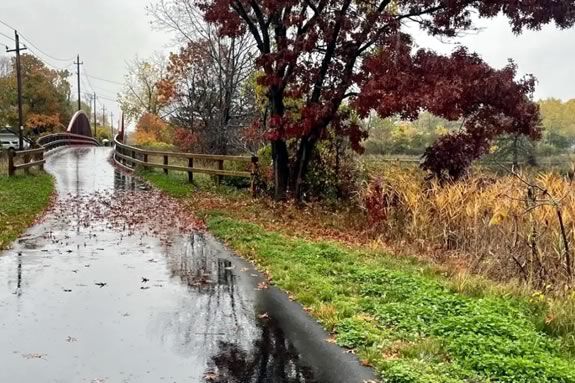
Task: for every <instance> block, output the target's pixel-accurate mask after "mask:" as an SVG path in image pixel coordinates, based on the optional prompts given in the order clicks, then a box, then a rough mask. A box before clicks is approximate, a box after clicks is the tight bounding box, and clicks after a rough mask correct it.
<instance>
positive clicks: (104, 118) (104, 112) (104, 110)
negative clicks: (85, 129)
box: [102, 105, 106, 126]
mask: <svg viewBox="0 0 575 383" xmlns="http://www.w3.org/2000/svg"><path fill="white" fill-rule="evenodd" d="M102 126H106V105H102Z"/></svg>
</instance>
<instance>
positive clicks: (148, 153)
mask: <svg viewBox="0 0 575 383" xmlns="http://www.w3.org/2000/svg"><path fill="white" fill-rule="evenodd" d="M114 144H115V145H114V146H115V149H114V161H115V162H116V163H117V164H119V165H121V166H122V167H124V168H127V169H128V170H134V169H135V168H136V166H141V167H143V168H151V169H162V170H163V171H164V173H165V174H168V172H169V171H170V170H173V171H181V172H186V173H188V181H189V182H193V180H194V173H198V174H208V175H212V176H215V177H216V181H217V183H218V184H220V183H221V182H222V180H223V177H240V178H247V179H250V180H251V181H250V184H251V189H252V193H253V194H254V195H255V193H256V183H257V176H258V173H259V166H258V160H259V159H258V157H257V156H251V157H248V156H227V155H212V154H197V153H179V152H164V151H156V150H144V149H140V148H136V147H134V146H130V145H126V144H123V143H121V142H120V141H118V138H117V136H116V137H115V138H114ZM158 157H159V158H161V159H162V160H163V161H162V162H161V163H158V162H153V161H152V158H158ZM224 162H232V163H236V164H240V165H241V164H245V165H246V167H248V166H249V168H250V171H242V170H226V169H224ZM176 163H178V164H182V163H183V164H184V165H186V164H187V166H184V165H176ZM210 163H211V164H213V165H215V166H214V167H206V166H205V165H206V164H210ZM198 165H199V166H198Z"/></svg>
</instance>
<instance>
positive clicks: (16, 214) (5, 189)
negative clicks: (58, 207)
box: [0, 172, 54, 249]
mask: <svg viewBox="0 0 575 383" xmlns="http://www.w3.org/2000/svg"><path fill="white" fill-rule="evenodd" d="M53 191H54V182H53V179H52V177H51V176H49V175H48V174H46V173H43V172H42V173H37V174H35V175H18V176H15V177H8V176H3V175H0V249H3V248H6V247H7V246H8V245H9V244H10V243H11V242H12V241H13V240H15V239H16V238H18V236H19V235H20V234H22V232H23V231H24V230H25V229H26V228H27V227H28V226H30V225H31V224H32V223H33V222H34V220H35V219H36V217H37V216H38V214H39V213H40V212H41V211H42V210H43V209H44V208H46V206H47V205H48V204H49V202H50V198H51V196H52V193H53Z"/></svg>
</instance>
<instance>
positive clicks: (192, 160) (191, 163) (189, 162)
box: [188, 157, 194, 183]
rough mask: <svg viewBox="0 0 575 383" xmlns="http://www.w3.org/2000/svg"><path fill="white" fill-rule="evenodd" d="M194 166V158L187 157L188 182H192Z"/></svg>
mask: <svg viewBox="0 0 575 383" xmlns="http://www.w3.org/2000/svg"><path fill="white" fill-rule="evenodd" d="M193 168H194V159H193V158H192V157H190V158H188V182H190V183H192V182H194V172H193V171H192V169H193Z"/></svg>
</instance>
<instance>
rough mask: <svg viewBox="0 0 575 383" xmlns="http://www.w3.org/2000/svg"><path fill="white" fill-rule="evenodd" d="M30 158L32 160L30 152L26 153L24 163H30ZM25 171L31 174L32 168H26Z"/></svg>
mask: <svg viewBox="0 0 575 383" xmlns="http://www.w3.org/2000/svg"><path fill="white" fill-rule="evenodd" d="M30 160H31V158H30V155H29V154H25V155H24V164H28V163H30ZM24 173H26V174H30V168H24Z"/></svg>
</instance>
